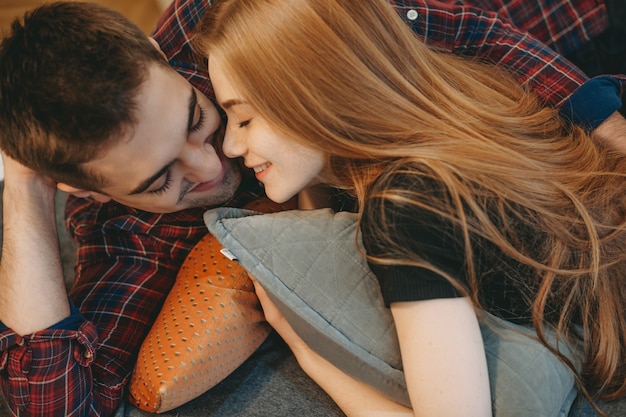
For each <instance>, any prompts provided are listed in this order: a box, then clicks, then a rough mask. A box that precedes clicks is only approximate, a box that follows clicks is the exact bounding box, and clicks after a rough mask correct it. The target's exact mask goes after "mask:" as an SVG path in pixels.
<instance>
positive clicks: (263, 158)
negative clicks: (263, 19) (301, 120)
mask: <svg viewBox="0 0 626 417" xmlns="http://www.w3.org/2000/svg"><path fill="white" fill-rule="evenodd" d="M209 75H210V77H211V81H212V83H213V88H214V90H215V96H216V98H217V102H218V104H219V105H220V106H221V107H222V109H224V111H225V112H226V115H227V116H228V124H227V126H226V135H225V137H224V145H223V151H224V154H225V155H226V156H228V157H231V158H235V157H242V158H243V159H244V162H245V165H246V166H247V167H248V168H252V169H253V170H254V173H255V175H256V177H257V179H258V180H259V181H261V182H262V183H263V184H264V186H265V193H266V194H267V196H268V197H269V198H270V199H272V200H273V201H275V202H277V203H283V202H285V201H287V200H289V199H290V198H291V197H293V196H294V195H296V194H297V193H298V192H300V191H301V190H302V189H304V188H306V187H308V186H309V185H313V184H316V183H318V180H317V178H318V176H319V175H320V174H321V173H322V170H323V169H324V155H323V153H322V152H321V151H318V150H315V149H312V148H309V147H307V146H304V145H302V144H300V143H299V142H297V141H295V140H293V139H290V138H288V137H287V135H285V134H284V133H282V132H280V131H279V130H277V129H276V128H274V127H273V126H272V125H270V124H269V123H268V121H267V120H266V119H265V118H264V117H263V116H261V115H260V114H259V113H258V112H257V111H256V110H255V109H254V108H253V107H252V106H250V105H249V104H248V103H247V102H246V100H245V98H244V97H243V96H242V95H241V94H240V93H239V92H238V90H237V88H236V86H235V85H233V84H232V83H231V81H230V79H229V77H228V74H226V72H225V71H224V67H223V66H222V64H221V62H220V60H219V59H217V58H215V57H211V58H210V59H209Z"/></svg>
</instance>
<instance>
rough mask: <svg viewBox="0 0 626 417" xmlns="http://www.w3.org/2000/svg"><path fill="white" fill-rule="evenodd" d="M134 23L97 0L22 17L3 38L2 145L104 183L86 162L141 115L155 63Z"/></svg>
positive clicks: (71, 176)
mask: <svg viewBox="0 0 626 417" xmlns="http://www.w3.org/2000/svg"><path fill="white" fill-rule="evenodd" d="M153 63H160V64H161V65H167V63H166V61H165V60H164V59H163V56H162V55H161V54H160V52H159V51H158V50H157V49H156V48H155V47H154V46H153V45H152V44H151V42H150V41H149V39H148V37H147V36H146V35H145V34H144V33H143V32H142V31H141V29H139V28H138V27H137V26H136V25H134V24H132V23H131V22H130V21H129V20H128V19H126V18H125V17H124V16H123V15H121V14H120V13H118V12H116V11H113V10H111V9H108V8H106V7H104V6H101V5H98V4H95V3H82V2H57V3H50V4H46V5H43V6H40V7H38V8H36V9H33V10H32V11H30V12H28V13H26V14H25V15H24V17H23V19H16V20H15V21H14V22H13V23H12V25H11V30H10V32H9V33H8V35H7V36H6V37H5V38H4V40H3V41H2V43H1V44H0V148H2V150H3V151H4V152H5V153H6V154H7V155H8V156H10V157H12V158H13V159H15V160H17V161H19V162H20V163H22V164H24V165H26V166H28V167H30V168H31V169H34V170H36V171H38V172H41V173H43V174H45V175H47V176H49V177H51V178H53V179H54V180H56V181H59V182H65V183H68V184H70V185H73V186H76V187H80V188H84V189H89V190H98V189H99V188H100V187H101V186H102V185H104V184H105V183H106V182H105V179H104V178H98V177H97V176H96V175H93V174H92V173H89V172H85V170H84V169H83V168H81V164H82V163H84V162H88V161H90V160H92V159H94V158H95V157H97V156H98V155H99V153H100V152H102V151H104V150H106V149H107V148H108V147H109V146H112V145H113V144H115V143H116V142H115V141H116V140H118V139H119V138H120V137H121V135H122V134H124V132H125V130H126V129H131V128H132V127H133V125H134V124H135V123H136V120H135V115H136V108H137V104H138V103H137V102H136V97H137V95H138V94H139V90H140V87H141V85H142V83H143V82H144V81H145V79H146V77H147V74H148V69H149V67H150V65H151V64H153Z"/></svg>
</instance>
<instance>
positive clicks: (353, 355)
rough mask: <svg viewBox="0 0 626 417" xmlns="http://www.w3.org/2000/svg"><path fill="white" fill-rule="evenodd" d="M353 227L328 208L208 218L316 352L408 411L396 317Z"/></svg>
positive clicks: (351, 219)
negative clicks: (404, 405) (393, 315)
mask: <svg viewBox="0 0 626 417" xmlns="http://www.w3.org/2000/svg"><path fill="white" fill-rule="evenodd" d="M355 220H356V215H354V214H351V213H333V212H332V211H331V210H327V209H322V210H307V211H299V210H294V211H286V212H280V213H274V214H264V215H259V213H256V212H252V211H247V210H241V209H233V208H219V209H215V210H209V211H207V212H206V213H205V215H204V221H205V223H206V224H207V226H208V228H209V230H210V232H211V233H212V234H213V235H215V236H216V237H217V239H218V240H219V241H220V243H221V244H222V245H223V246H224V247H225V248H227V249H229V250H230V251H231V252H232V254H233V255H234V256H235V257H236V258H237V259H238V260H239V262H240V263H241V264H242V266H243V267H244V268H246V269H247V270H248V271H249V272H250V274H251V275H253V276H254V277H255V278H256V279H257V280H258V281H259V282H260V283H261V284H262V285H263V287H264V288H265V290H266V291H267V293H268V295H269V296H270V298H271V299H272V301H273V302H274V303H275V304H276V306H277V307H278V308H279V309H280V311H281V312H282V313H283V314H284V316H285V318H286V319H287V320H288V321H289V323H290V324H291V325H292V327H293V328H294V330H295V331H296V332H297V333H298V334H299V335H300V336H301V337H302V339H303V340H304V341H305V342H306V343H307V344H308V345H309V346H310V347H311V348H312V349H314V350H315V351H316V352H318V353H319V354H320V355H322V356H323V357H324V358H326V359H327V360H329V361H330V362H331V363H333V364H334V365H335V366H337V367H338V368H340V369H342V370H343V371H344V372H346V373H347V374H349V375H352V376H353V377H355V378H357V379H359V380H361V381H363V382H365V383H367V384H369V385H371V386H373V387H375V388H377V389H378V390H380V391H381V392H382V393H384V394H386V395H388V396H389V397H391V398H393V399H395V400H396V401H398V402H400V403H403V404H406V405H409V399H408V395H407V391H406V384H405V381H404V375H403V373H402V363H401V358H400V349H399V347H398V344H397V336H396V331H395V327H394V324H393V319H392V317H391V312H390V311H389V309H387V308H385V306H384V305H383V302H382V297H381V294H380V288H379V286H378V281H377V280H376V277H375V276H374V275H373V274H372V273H371V272H370V270H369V268H368V266H367V263H366V262H365V259H364V258H363V256H361V255H360V254H359V252H358V251H357V250H356V244H357V242H356V241H355V235H356V221H355ZM358 244H359V245H361V243H360V242H358Z"/></svg>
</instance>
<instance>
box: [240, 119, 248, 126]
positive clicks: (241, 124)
mask: <svg viewBox="0 0 626 417" xmlns="http://www.w3.org/2000/svg"><path fill="white" fill-rule="evenodd" d="M249 124H250V120H246V121H243V122H241V123H239V124H238V126H239V127H246V126H248V125H249Z"/></svg>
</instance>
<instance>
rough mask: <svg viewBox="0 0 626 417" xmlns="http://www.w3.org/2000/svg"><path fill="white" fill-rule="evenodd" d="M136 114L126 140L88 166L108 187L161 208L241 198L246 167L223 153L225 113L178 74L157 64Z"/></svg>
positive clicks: (127, 199) (130, 201)
mask: <svg viewBox="0 0 626 417" xmlns="http://www.w3.org/2000/svg"><path fill="white" fill-rule="evenodd" d="M136 118H137V123H136V124H135V126H134V127H133V128H129V129H127V130H126V132H125V134H124V138H123V139H122V140H120V141H118V142H117V143H116V144H115V145H113V146H112V147H111V148H109V149H108V150H107V151H106V152H105V153H104V154H103V155H102V156H100V157H99V158H97V159H94V160H92V161H90V162H88V163H86V164H84V166H85V168H87V169H89V170H91V171H92V172H94V173H96V174H99V175H101V176H103V177H104V178H106V180H107V183H108V185H107V186H105V187H103V188H102V189H101V190H100V191H101V192H102V193H104V194H106V195H107V196H108V197H111V199H113V200H115V201H117V202H119V203H121V204H124V205H127V206H130V207H135V208H138V209H141V210H145V211H151V212H155V213H168V212H174V211H178V210H182V209H185V208H191V207H201V206H217V205H221V204H224V203H226V202H227V201H229V200H230V199H231V198H232V197H233V195H234V193H235V191H236V190H237V188H238V187H239V184H240V183H241V173H240V171H239V167H238V165H237V163H236V162H235V161H233V160H230V159H228V158H225V157H224V155H223V153H222V149H221V147H222V140H223V129H222V126H221V119H220V117H219V114H218V112H217V110H216V109H215V106H214V105H213V103H212V102H211V101H209V100H208V99H207V98H206V97H205V96H204V95H203V94H201V93H200V92H199V91H197V90H195V89H194V88H193V87H192V86H191V85H190V84H189V82H187V81H186V80H185V79H184V78H182V77H181V76H180V75H179V74H178V73H176V72H175V71H173V70H168V69H167V68H164V67H162V66H159V65H153V66H152V67H151V68H150V70H149V76H148V79H147V80H146V81H145V82H144V84H143V86H142V89H141V92H140V94H139V96H138V108H137V112H136Z"/></svg>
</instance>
